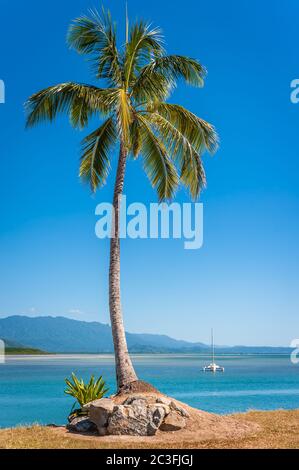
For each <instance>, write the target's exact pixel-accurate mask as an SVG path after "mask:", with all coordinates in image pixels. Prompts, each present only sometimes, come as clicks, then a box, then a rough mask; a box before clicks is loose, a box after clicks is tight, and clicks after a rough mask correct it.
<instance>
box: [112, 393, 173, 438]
mask: <svg viewBox="0 0 299 470" xmlns="http://www.w3.org/2000/svg"><path fill="white" fill-rule="evenodd" d="M129 403H131V404H130V405H127V404H126V405H116V406H115V407H114V409H113V412H112V414H111V416H110V417H109V420H108V428H107V431H108V434H113V435H124V434H127V435H132V436H153V435H154V434H156V432H157V430H158V429H159V426H160V425H161V423H162V422H163V419H164V417H165V415H166V412H165V409H164V407H163V406H161V405H157V404H154V405H149V404H148V403H147V401H146V399H144V398H142V399H140V398H135V399H134V400H132V401H129Z"/></svg>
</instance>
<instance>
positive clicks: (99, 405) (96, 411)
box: [85, 398, 114, 436]
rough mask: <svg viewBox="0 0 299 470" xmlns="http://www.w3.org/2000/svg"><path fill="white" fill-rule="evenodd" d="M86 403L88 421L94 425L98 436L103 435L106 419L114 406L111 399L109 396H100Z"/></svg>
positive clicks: (105, 430)
mask: <svg viewBox="0 0 299 470" xmlns="http://www.w3.org/2000/svg"><path fill="white" fill-rule="evenodd" d="M87 405H88V414H89V419H90V421H91V422H92V423H94V424H95V425H96V427H97V429H98V432H99V434H100V436H104V435H105V434H107V425H108V419H109V416H110V415H111V413H112V411H113V408H114V402H113V400H111V399H110V398H100V399H99V400H94V401H92V402H90V403H88V404H87ZM85 406H86V405H85Z"/></svg>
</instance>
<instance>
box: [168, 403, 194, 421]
mask: <svg viewBox="0 0 299 470" xmlns="http://www.w3.org/2000/svg"><path fill="white" fill-rule="evenodd" d="M170 408H171V409H172V410H174V411H177V412H178V413H179V414H180V415H181V416H183V417H184V418H190V415H189V413H188V411H187V410H185V408H182V407H181V406H180V405H178V404H177V403H175V402H174V401H172V402H170Z"/></svg>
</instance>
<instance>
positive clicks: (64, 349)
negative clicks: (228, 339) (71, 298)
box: [0, 315, 291, 354]
mask: <svg viewBox="0 0 299 470" xmlns="http://www.w3.org/2000/svg"><path fill="white" fill-rule="evenodd" d="M126 336H127V342H128V347H129V350H130V352H132V353H134V352H135V353H193V352H197V353H209V351H210V346H209V345H206V344H203V343H191V342H188V341H181V340H176V339H173V338H170V337H169V336H166V335H155V334H137V333H126ZM0 339H3V340H4V341H5V343H6V344H7V345H10V346H14V347H20V346H21V345H22V346H23V347H27V348H28V347H31V348H38V349H42V350H44V351H48V352H53V353H112V352H113V344H112V335H111V327H110V326H109V325H105V324H103V323H99V322H85V321H78V320H71V319H69V318H65V317H35V318H32V317H26V316H22V315H14V316H10V317H7V318H3V319H0ZM215 348H217V352H218V353H231V354H238V353H239V354H250V353H251V354H253V353H255V354H257V353H269V354H270V353H277V354H279V353H289V352H290V350H291V349H290V348H286V347H267V346H264V347H253V346H233V347H226V346H215Z"/></svg>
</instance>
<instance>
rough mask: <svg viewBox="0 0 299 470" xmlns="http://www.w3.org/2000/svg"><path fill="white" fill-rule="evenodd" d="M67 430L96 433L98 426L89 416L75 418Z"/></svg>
mask: <svg viewBox="0 0 299 470" xmlns="http://www.w3.org/2000/svg"><path fill="white" fill-rule="evenodd" d="M66 428H67V429H68V430H69V431H72V432H92V433H96V431H97V427H96V425H95V424H94V423H93V422H91V421H90V419H89V418H88V417H87V416H78V417H77V418H73V419H72V420H71V422H70V423H69V424H67V426H66Z"/></svg>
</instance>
